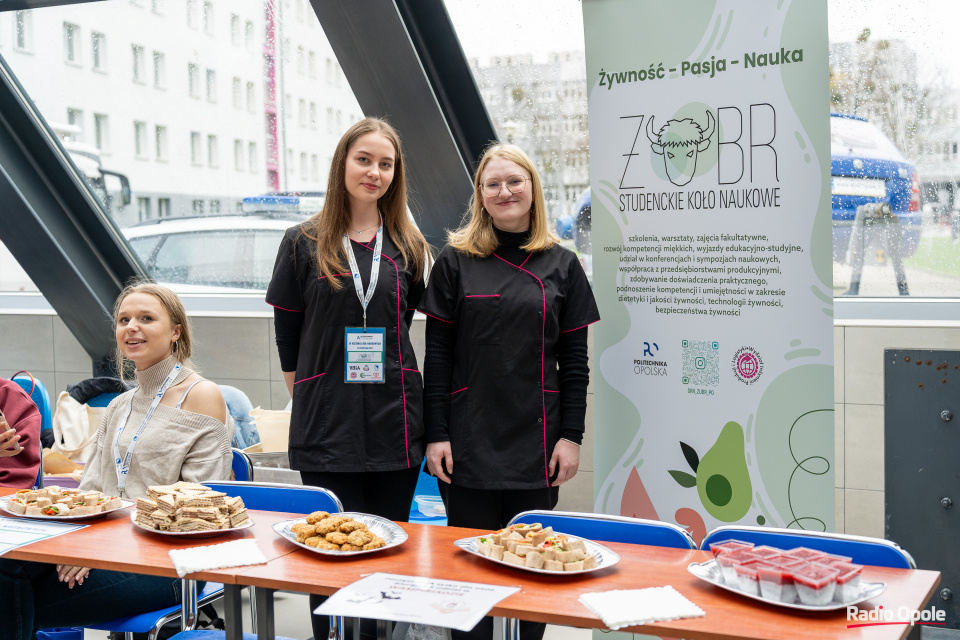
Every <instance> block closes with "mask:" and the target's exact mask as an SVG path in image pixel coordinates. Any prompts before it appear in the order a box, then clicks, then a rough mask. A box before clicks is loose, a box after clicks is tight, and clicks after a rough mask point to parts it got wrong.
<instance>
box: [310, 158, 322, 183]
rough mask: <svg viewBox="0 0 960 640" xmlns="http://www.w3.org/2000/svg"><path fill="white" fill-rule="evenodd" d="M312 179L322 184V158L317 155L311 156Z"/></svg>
mask: <svg viewBox="0 0 960 640" xmlns="http://www.w3.org/2000/svg"><path fill="white" fill-rule="evenodd" d="M310 179H311V180H313V181H314V182H320V156H318V155H317V154H313V155H312V156H310Z"/></svg>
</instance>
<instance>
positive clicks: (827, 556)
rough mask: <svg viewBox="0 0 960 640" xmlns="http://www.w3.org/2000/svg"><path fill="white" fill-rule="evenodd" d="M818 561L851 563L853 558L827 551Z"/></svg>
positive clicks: (823, 562)
mask: <svg viewBox="0 0 960 640" xmlns="http://www.w3.org/2000/svg"><path fill="white" fill-rule="evenodd" d="M817 562H819V563H820V564H850V563H851V562H853V558H850V557H848V556H837V555H834V554H832V553H825V554H823V555H822V556H820V557H819V558H817Z"/></svg>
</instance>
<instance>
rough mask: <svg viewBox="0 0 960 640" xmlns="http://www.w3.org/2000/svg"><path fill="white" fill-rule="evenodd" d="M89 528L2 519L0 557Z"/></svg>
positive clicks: (75, 525)
mask: <svg viewBox="0 0 960 640" xmlns="http://www.w3.org/2000/svg"><path fill="white" fill-rule="evenodd" d="M88 526H90V525H86V524H65V523H62V522H41V521H39V520H21V519H19V518H0V556H2V555H3V554H5V553H6V552H8V551H10V550H12V549H16V548H17V547H22V546H24V545H27V544H30V543H31V542H39V541H40V540H46V539H47V538H55V537H56V536H62V535H63V534H65V533H70V532H72V531H78V530H80V529H83V528H84V527H88Z"/></svg>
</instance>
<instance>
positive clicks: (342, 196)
mask: <svg viewBox="0 0 960 640" xmlns="http://www.w3.org/2000/svg"><path fill="white" fill-rule="evenodd" d="M368 133H379V134H381V135H383V136H384V137H385V138H387V139H388V140H389V141H390V142H391V143H392V144H393V150H394V152H396V160H395V161H394V165H393V181H392V182H391V183H390V186H389V187H388V188H387V191H386V193H384V194H383V195H382V196H381V197H380V199H379V200H378V201H377V206H378V207H379V209H380V213H382V214H383V225H384V230H385V231H386V232H387V235H389V236H390V239H391V240H392V241H393V243H394V244H395V245H397V248H398V249H400V254H401V255H402V256H403V266H404V268H405V269H410V270H411V271H412V272H413V275H414V277H415V278H417V279H421V278H423V270H424V262H425V257H426V255H427V252H428V249H427V241H426V240H425V239H424V237H423V234H421V233H420V230H419V229H417V227H416V226H415V225H414V224H413V222H411V220H410V218H409V217H408V216H407V180H406V175H405V173H404V168H403V150H402V149H401V146H400V136H399V135H398V134H397V131H396V129H394V128H393V127H392V126H390V124H389V123H388V122H386V121H385V120H381V119H380V118H364V119H363V120H361V121H360V122H358V123H356V124H355V125H353V126H352V127H350V128H349V129H347V132H346V133H344V134H343V137H342V138H340V142H338V143H337V148H336V149H335V150H334V152H333V161H332V162H331V163H330V176H329V178H327V196H326V200H325V201H324V203H323V209H321V210H320V211H319V212H317V213H316V214H315V215H314V216H313V217H312V218H310V219H309V220H308V221H307V222H306V223H304V225H303V234H304V235H306V236H307V237H308V238H310V239H311V240H313V241H314V242H315V243H316V245H317V255H316V264H317V274H318V275H320V276H324V277H325V278H326V280H327V282H328V283H330V286H331V287H332V288H333V289H340V287H342V286H343V284H342V283H341V282H340V279H339V278H333V277H331V276H333V275H335V274H338V273H343V272H344V271H345V270H347V269H349V267H348V266H347V256H346V254H345V253H344V251H343V240H342V238H343V234H344V233H346V232H347V231H348V230H349V228H350V204H349V200H348V199H347V186H346V181H345V178H344V176H345V173H346V167H347V154H348V153H349V151H350V148H351V147H353V145H354V144H355V143H356V141H357V140H358V139H359V138H360V137H361V136H364V135H366V134H368Z"/></svg>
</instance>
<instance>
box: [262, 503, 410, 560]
mask: <svg viewBox="0 0 960 640" xmlns="http://www.w3.org/2000/svg"><path fill="white" fill-rule="evenodd" d="M273 530H274V531H276V532H277V535H279V536H280V537H282V538H286V539H287V540H289V541H290V542H292V543H294V544H295V545H297V546H300V547H303V548H304V549H309V550H310V551H315V552H316V553H323V554H327V555H333V556H346V555H356V554H361V553H372V552H374V551H381V550H383V549H389V548H391V547H396V546H397V545H399V544H402V543H403V542H404V541H405V540H406V539H407V532H406V531H404V530H403V529H401V528H400V527H399V526H398V525H397V524H395V523H393V522H392V521H390V520H387V519H386V518H381V517H380V516H374V515H370V514H368V513H354V512H349V511H347V512H343V513H335V514H330V513H328V512H326V511H314V512H313V513H311V514H310V515H308V516H307V517H306V518H296V519H294V520H284V521H282V522H277V523H276V524H274V525H273Z"/></svg>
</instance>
